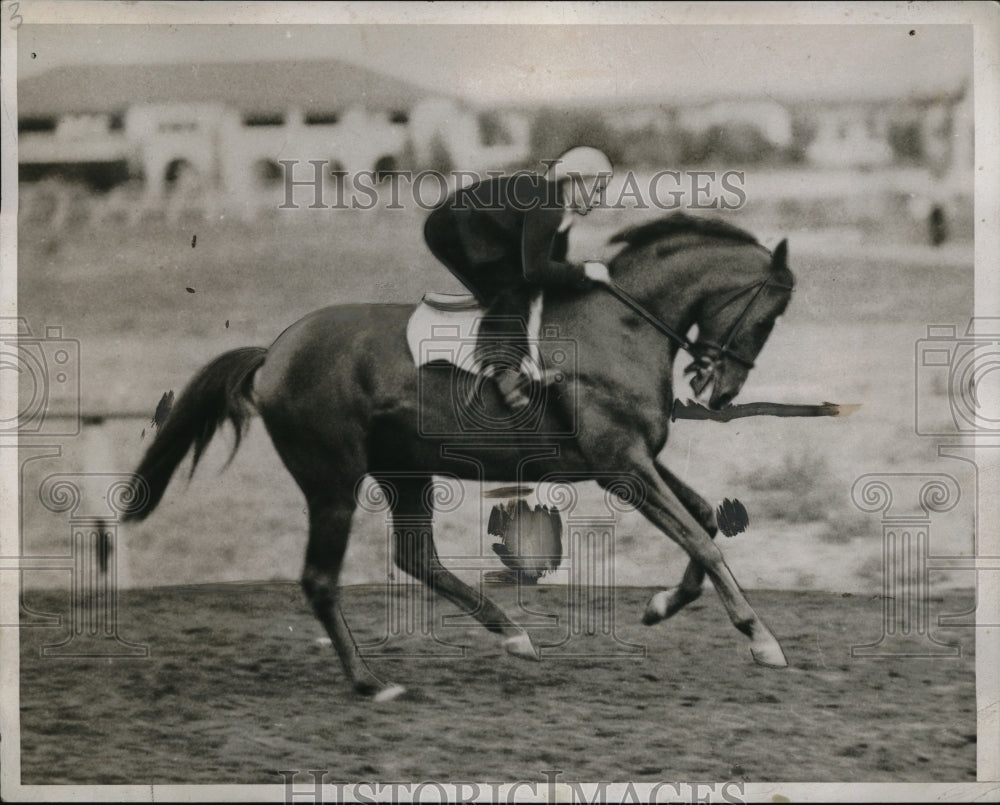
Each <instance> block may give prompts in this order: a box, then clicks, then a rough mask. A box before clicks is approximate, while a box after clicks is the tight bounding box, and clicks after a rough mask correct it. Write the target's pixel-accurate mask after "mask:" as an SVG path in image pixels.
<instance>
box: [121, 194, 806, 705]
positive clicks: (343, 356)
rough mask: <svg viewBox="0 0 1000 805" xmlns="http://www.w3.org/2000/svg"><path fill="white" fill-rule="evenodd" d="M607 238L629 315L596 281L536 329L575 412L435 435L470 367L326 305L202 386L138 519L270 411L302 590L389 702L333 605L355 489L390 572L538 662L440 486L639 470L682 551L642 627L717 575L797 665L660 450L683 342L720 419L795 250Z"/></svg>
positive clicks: (363, 684)
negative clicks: (563, 341)
mask: <svg viewBox="0 0 1000 805" xmlns="http://www.w3.org/2000/svg"><path fill="white" fill-rule="evenodd" d="M611 242H612V243H620V244H622V246H623V248H622V249H621V250H620V251H619V252H618V254H617V255H616V256H615V257H614V258H613V259H612V260H611V261H610V263H609V268H610V273H611V276H612V278H613V281H614V283H615V285H616V287H619V288H622V289H627V294H628V298H630V299H632V300H635V301H636V305H634V306H633V307H630V306H628V305H625V304H622V303H621V302H619V301H617V300H615V299H613V298H612V297H611V296H610V295H609V293H608V292H607V288H606V287H605V286H600V285H597V286H594V287H591V288H588V289H585V290H582V291H581V290H577V291H572V292H570V291H566V292H558V293H548V292H547V295H546V298H545V304H544V315H543V322H544V326H546V327H557V328H558V333H559V335H560V336H561V337H563V338H567V339H570V340H571V342H572V343H573V344H574V345H575V346H576V349H577V356H576V361H575V363H574V364H573V365H571V366H567V367H566V368H565V373H566V374H567V375H568V376H567V378H566V380H567V382H568V383H569V384H570V387H571V388H572V390H573V392H574V394H575V412H572V413H570V412H568V409H569V408H570V407H571V406H569V405H567V404H566V400H565V399H564V396H560V395H553V399H551V400H547V401H546V405H545V408H544V411H543V414H542V415H541V418H540V419H539V420H538V421H536V422H534V423H531V425H530V427H527V428H520V429H514V430H513V431H511V432H501V433H494V432H490V431H489V430H488V429H487V430H486V431H485V432H484V431H480V432H476V433H472V434H471V435H467V436H464V437H463V436H462V435H461V433H459V432H458V431H454V430H449V429H448V428H447V427H441V428H437V427H427V420H428V418H429V419H430V420H432V423H431V424H432V425H433V424H434V423H438V424H440V422H443V421H445V420H447V422H451V423H453V422H454V416H455V411H456V408H457V407H459V406H460V403H459V402H456V400H459V399H460V398H461V397H462V395H460V394H459V395H456V393H455V389H456V388H459V387H462V384H463V383H465V384H466V385H468V382H469V380H470V376H469V374H468V373H467V372H466V371H465V370H464V369H462V368H458V367H456V366H454V365H452V364H434V363H431V364H429V365H424V366H422V367H420V368H419V369H418V368H417V367H416V365H415V362H414V360H413V358H412V356H411V354H410V352H409V350H408V346H407V341H406V330H407V322H408V319H409V318H410V315H411V313H413V311H414V306H413V305H406V304H379V305H374V304H343V305H334V306H330V307H325V308H323V309H320V310H317V311H314V312H312V313H310V314H308V315H306V316H305V317H303V318H302V319H300V320H299V321H297V322H296V323H294V324H292V325H291V326H290V327H288V328H287V329H286V330H285V331H284V332H283V333H281V334H280V335H279V337H278V338H277V339H276V340H275V341H274V342H273V343H272V344H271V345H270V346H269V347H267V348H263V347H244V348H239V349H235V350H232V351H229V352H226V353H225V354H222V355H220V356H218V357H217V358H215V359H214V360H213V361H211V362H210V363H208V364H207V365H206V366H204V367H203V368H202V369H201V370H200V371H199V372H198V373H197V374H196V375H195V376H194V378H193V379H192V380H191V381H190V382H189V384H188V386H187V387H186V388H185V390H184V391H183V392H182V393H181V395H180V396H179V398H178V399H177V401H176V402H175V404H174V405H173V407H172V410H171V411H170V413H169V415H168V416H167V418H166V420H165V421H164V422H163V423H162V425H161V426H160V427H159V429H158V432H157V435H156V438H155V439H154V440H153V442H152V443H151V444H150V445H149V447H148V449H147V451H146V453H145V455H144V456H143V457H142V459H141V462H140V464H139V466H138V468H137V469H136V471H135V476H134V477H135V480H134V483H135V484H136V487H135V489H134V492H135V506H134V508H133V510H132V511H131V512H130V513H129V514H128V515H127V517H126V519H127V520H142V519H145V518H146V517H147V516H149V515H150V514H151V513H152V512H153V510H154V509H155V508H156V506H157V504H158V503H159V501H160V500H161V498H162V496H163V494H164V492H165V490H166V488H167V485H168V482H169V481H170V478H171V476H172V474H173V472H174V470H175V469H176V468H177V467H178V465H179V464H180V463H181V462H182V461H183V460H184V458H185V457H186V456H187V454H188V453H189V451H192V450H193V461H192V465H191V473H192V475H193V474H194V470H195V468H196V467H197V465H198V461H199V459H200V458H201V457H202V455H203V453H204V450H205V448H206V446H207V445H208V444H209V442H210V441H211V439H212V438H213V435H214V434H215V433H216V431H217V430H218V429H219V428H220V427H222V426H223V425H224V424H225V423H226V422H227V421H228V422H229V423H230V424H231V425H232V427H233V429H234V431H235V444H234V446H233V455H235V452H236V450H237V449H238V448H239V444H240V438H241V436H242V435H243V434H244V433H245V431H246V429H247V427H248V425H249V422H250V419H251V418H252V417H253V416H255V415H259V416H260V417H261V418H262V420H263V423H264V426H265V428H266V431H267V433H268V435H269V437H270V439H271V442H272V443H273V445H274V447H275V449H276V450H277V452H278V455H279V456H280V458H281V460H282V462H283V464H284V466H285V467H286V469H287V470H288V472H289V473H290V474H291V475H292V476H293V478H294V479H295V481H296V482H297V484H298V486H299V488H300V489H301V491H302V493H303V495H304V496H305V500H306V504H307V510H308V530H309V536H308V544H307V549H306V556H305V565H304V569H303V572H302V577H301V584H302V588H303V590H304V593H305V596H306V598H307V599H308V601H309V603H310V604H311V606H312V609H313V611H314V613H315V615H316V617H317V618H318V619H319V621H320V622H321V623H322V625H323V627H324V628H325V630H326V632H327V634H328V635H329V638H330V640H331V643H332V645H333V647H334V649H335V651H336V653H337V654H338V656H339V658H340V662H341V664H342V666H343V669H344V672H345V674H346V676H347V678H348V680H349V681H350V683H351V685H352V686H353V689H354V691H356V692H357V693H358V694H360V695H362V696H365V697H371V698H374V699H376V700H379V701H383V700H389V699H392V698H394V697H395V696H397V695H399V694H400V693H402V692H403V688H402V687H401V686H399V685H395V684H390V683H388V682H385V681H383V680H382V679H381V678H379V677H378V676H377V675H376V674H375V673H374V672H373V671H372V670H371V668H369V667H368V665H367V663H366V662H365V661H364V658H363V657H362V656H361V655H360V653H359V651H358V650H357V645H356V643H355V642H354V638H353V636H352V634H351V631H350V628H349V626H348V624H347V621H346V620H345V618H344V616H343V614H342V612H341V607H340V603H339V589H338V577H339V573H340V568H341V563H342V560H343V557H344V554H345V550H346V547H347V543H348V537H349V530H350V525H351V518H352V514H353V513H354V511H355V508H356V506H357V505H358V491H357V490H358V489H359V482H360V481H362V480H363V479H365V478H370V479H373V480H374V482H375V486H374V487H373V488H374V489H376V490H379V491H380V492H381V494H383V495H384V496H385V500H387V501H388V505H389V507H390V511H391V517H392V529H391V530H392V541H393V546H392V547H393V561H394V563H395V565H396V567H398V568H399V569H400V570H402V571H404V572H405V573H407V574H409V575H410V576H412V577H414V578H415V579H418V580H419V581H420V582H422V583H423V584H425V585H427V586H429V587H431V588H432V589H433V590H434V591H435V592H436V593H438V594H440V595H441V596H443V597H444V598H445V599H447V600H449V601H451V602H452V603H454V604H455V605H457V606H458V607H460V608H461V609H463V610H464V611H466V612H468V613H469V614H471V615H473V616H474V617H475V618H476V619H477V620H478V621H479V622H480V623H481V624H482V625H483V626H485V627H486V628H487V629H488V630H490V631H491V632H493V633H496V634H498V635H500V636H501V638H502V640H503V645H504V647H505V649H506V651H507V652H508V653H510V654H512V655H514V656H515V657H520V658H523V659H527V660H538V659H539V654H538V652H537V650H536V648H535V646H534V645H533V643H532V641H531V638H530V636H529V635H528V633H527V632H526V631H525V630H524V629H523V628H522V627H520V626H518V625H517V624H516V623H515V622H513V621H512V620H511V619H510V618H509V617H508V616H507V615H506V614H505V613H504V612H503V610H502V609H501V608H500V607H499V606H497V605H496V604H495V603H494V602H492V601H491V600H489V598H488V597H486V596H483V595H481V593H480V592H479V591H477V590H475V589H473V588H472V587H471V586H469V585H467V584H466V583H465V582H463V581H462V580H460V579H459V578H458V577H457V576H455V575H454V574H453V573H452V572H451V571H449V570H448V569H447V568H446V567H445V566H444V565H443V564H442V563H441V561H440V560H439V557H438V554H437V550H436V548H435V545H434V541H433V533H432V528H431V521H432V517H433V513H434V499H433V498H434V494H433V489H432V486H433V476H435V475H439V476H440V475H451V476H453V477H457V478H460V479H470V480H475V481H480V482H508V483H509V482H511V481H516V482H518V483H531V482H542V481H545V482H560V483H575V482H578V481H587V480H592V481H596V482H597V483H598V484H599V485H600V486H601V487H603V488H604V489H605V493H606V494H607V493H608V491H609V490H611V489H612V488H613V487H616V485H617V486H619V487H620V486H621V483H620V480H621V478H622V477H623V476H627V477H628V478H631V479H635V481H636V484H637V486H638V494H636V495H635V496H634V499H635V507H636V508H637V509H638V510H639V511H640V512H641V513H642V514H643V515H644V516H645V517H646V518H647V519H648V520H649V521H650V522H651V523H652V524H653V525H655V526H656V527H657V528H658V529H659V530H660V531H662V532H663V533H664V534H665V535H666V536H668V537H670V538H671V539H673V540H674V541H675V542H677V543H678V544H679V545H681V546H682V547H683V548H684V550H685V551H686V552H687V554H688V555H689V563H688V566H687V568H686V570H685V571H684V574H683V577H682V579H681V581H680V583H679V584H678V585H677V586H676V587H674V588H669V589H665V590H662V591H660V592H657V593H655V594H654V595H653V596H652V598H651V599H650V601H649V603H648V605H647V607H646V610H645V613H644V615H643V622H644V623H645V624H647V625H652V624H654V623H657V622H659V621H662V620H665V619H667V618H670V617H671V616H673V615H674V614H675V613H677V612H678V611H679V610H680V609H681V608H683V607H684V606H685V605H686V604H688V603H690V602H691V601H693V600H695V599H696V598H697V597H698V596H699V595H700V594H701V591H702V586H703V582H704V579H705V576H706V574H707V576H708V577H709V578H710V579H711V581H712V582H713V585H714V587H715V589H716V591H717V593H718V595H719V596H720V598H721V600H722V602H723V604H724V605H725V609H726V611H727V613H728V615H729V618H730V620H731V621H732V623H733V625H734V626H735V627H736V628H737V629H738V630H739V631H740V632H742V633H743V634H744V635H745V636H746V637H748V638H749V639H750V652H751V656H752V658H753V660H755V661H756V662H757V663H759V664H761V665H764V666H769V667H776V668H780V667H785V666H786V665H787V660H786V658H785V655H784V653H783V651H782V649H781V646H780V644H779V642H778V640H777V638H776V637H775V636H774V635H773V634H772V632H771V631H770V629H768V627H767V626H766V625H765V623H764V621H763V620H762V619H761V617H760V616H759V615H758V614H757V613H756V611H755V610H754V609H753V607H752V606H751V605H750V603H749V602H748V601H747V598H746V596H745V595H744V593H743V591H742V590H741V589H740V586H739V584H738V583H737V581H736V579H735V577H734V576H733V573H732V571H731V570H730V569H729V567H728V565H727V564H726V562H725V559H724V557H723V555H722V552H721V550H720V549H719V547H718V545H717V544H716V543H715V542H714V541H713V538H714V536H715V534H716V531H717V525H716V522H715V517H714V513H713V510H712V507H711V506H710V505H709V504H708V503H707V502H706V501H705V500H704V499H703V498H702V497H701V496H700V495H698V494H697V493H696V492H695V491H694V490H693V489H691V488H690V487H688V486H687V485H686V484H685V483H684V482H682V481H681V480H680V479H679V478H677V477H676V476H675V475H674V474H673V473H672V472H670V470H668V469H667V468H666V467H665V466H664V465H663V464H662V463H661V462H660V461H659V460H658V458H657V457H658V455H659V454H660V452H661V451H662V450H663V448H664V446H665V445H666V443H667V435H668V429H669V421H670V413H671V406H672V404H673V402H674V393H673V364H674V360H675V358H676V357H677V354H678V350H679V349H680V347H681V346H684V347H685V348H686V349H687V350H688V351H690V352H691V353H692V354H693V355H694V356H695V358H696V360H695V361H694V363H692V365H691V366H689V367H688V370H689V371H691V372H693V373H694V375H695V379H694V380H692V385H693V386H695V388H696V389H697V388H698V386H699V385H700V386H702V387H704V386H706V385H709V384H710V385H711V389H712V390H711V395H710V397H709V399H708V405H709V407H710V408H712V409H714V410H719V409H722V408H724V407H725V406H726V405H728V404H729V402H730V401H732V399H733V398H734V397H736V395H737V394H738V393H739V391H740V389H741V388H742V387H743V384H744V383H745V381H746V379H747V376H748V374H749V372H750V370H751V369H752V368H753V366H754V361H755V359H756V358H757V356H758V354H759V353H760V351H761V349H762V348H763V346H764V344H765V342H766V341H767V338H768V336H769V335H770V333H771V330H772V327H773V326H774V322H775V320H776V319H777V318H778V316H780V315H781V314H782V313H783V312H784V310H785V309H786V306H787V304H788V302H789V299H790V297H791V293H792V290H793V287H794V284H795V278H794V275H793V274H792V272H791V270H790V269H789V268H788V264H787V241H782V242H781V243H780V244H779V245H778V246H777V247H775V249H774V251H773V252H772V251H770V250H768V249H767V248H765V247H764V246H763V245H761V244H760V243H759V242H758V241H757V239H756V238H755V237H753V236H752V235H750V234H749V233H747V232H745V231H744V230H742V229H738V228H736V227H733V226H732V225H729V224H728V223H725V222H722V221H718V220H715V219H699V218H693V217H691V216H687V215H683V214H680V213H676V214H674V215H673V216H669V217H667V218H664V219H659V220H654V221H652V222H649V223H646V224H641V225H637V226H634V227H632V228H629V229H626V230H624V231H623V232H620V233H618V234H617V235H616V236H615V237H613V238H612V240H611ZM636 310H639V311H640V312H642V313H643V314H644V315H639V313H637V312H636ZM651 320H652V321H653V322H655V323H657V324H658V325H659V326H652V325H651V323H650V321H651ZM695 325H696V326H697V339H696V340H695V341H694V342H688V341H687V340H686V337H685V336H684V335H683V334H686V333H687V332H689V331H691V330H692V329H693V328H694V326H695ZM664 333H668V334H670V333H673V334H674V335H675V337H673V338H666V337H664ZM696 380H697V381H698V383H697V385H696V382H695V381H696ZM478 392H479V396H480V397H481V404H482V405H484V406H486V409H484V410H486V411H487V412H492V415H493V416H494V418H495V419H496V421H500V420H502V412H503V411H504V410H505V409H504V403H503V401H502V398H501V397H500V395H499V393H498V392H497V390H496V388H495V386H494V385H493V384H492V383H489V382H486V383H483V384H482V388H480V389H479V390H478ZM442 412H443V413H442ZM449 417H451V418H450V419H449ZM435 418H437V419H435ZM568 419H572V422H571V423H570V426H567V420H568ZM489 421H493V420H489ZM456 444H458V445H459V448H458V449H455V445H456ZM540 448H550V449H548V450H542V449H540ZM231 460H232V455H231V456H230V461H231ZM140 487H141V488H140ZM414 522H418V523H420V524H421V527H419V528H414V527H413V523H414Z"/></svg>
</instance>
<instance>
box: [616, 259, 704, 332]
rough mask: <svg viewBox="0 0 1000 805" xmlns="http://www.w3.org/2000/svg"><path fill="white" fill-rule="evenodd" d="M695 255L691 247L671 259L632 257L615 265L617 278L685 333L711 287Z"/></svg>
mask: <svg viewBox="0 0 1000 805" xmlns="http://www.w3.org/2000/svg"><path fill="white" fill-rule="evenodd" d="M693 255H694V251H693V250H692V251H691V252H689V253H686V254H685V253H678V254H675V255H672V256H671V257H670V258H662V257H647V258H645V259H643V257H642V256H637V257H636V258H635V259H631V258H630V259H627V260H625V261H623V263H622V264H621V265H620V266H616V271H615V281H616V282H617V283H618V284H619V285H621V286H622V287H623V288H624V289H625V290H626V291H627V292H628V293H630V294H631V295H632V296H634V297H635V298H636V299H638V300H639V301H640V302H641V303H642V304H643V305H644V306H646V307H647V308H648V309H649V310H651V311H653V312H655V313H656V315H657V316H659V317H660V318H661V319H662V320H663V321H664V322H665V323H666V324H668V325H670V327H672V328H673V329H675V330H677V331H679V332H681V333H683V332H686V331H687V330H688V329H690V327H691V326H692V325H693V324H694V322H695V319H696V317H697V314H698V309H699V306H700V305H701V304H702V302H703V300H704V299H705V297H706V296H707V295H708V294H709V293H710V290H711V287H712V277H711V276H710V274H709V272H707V271H706V270H705V265H704V263H703V262H702V261H700V260H693V259H691V258H692V256H693Z"/></svg>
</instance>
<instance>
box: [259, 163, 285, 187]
mask: <svg viewBox="0 0 1000 805" xmlns="http://www.w3.org/2000/svg"><path fill="white" fill-rule="evenodd" d="M253 178H254V183H255V184H256V185H257V186H258V187H274V186H275V185H277V184H281V180H282V179H283V178H284V172H283V171H282V170H281V165H279V164H278V163H277V162H275V161H274V160H273V159H259V160H257V161H256V162H255V163H254V165H253Z"/></svg>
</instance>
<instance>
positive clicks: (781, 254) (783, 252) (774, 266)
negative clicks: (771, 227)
mask: <svg viewBox="0 0 1000 805" xmlns="http://www.w3.org/2000/svg"><path fill="white" fill-rule="evenodd" d="M783 268H788V238H785V239H784V240H783V241H781V243H779V244H778V245H777V246H776V247H775V248H774V254H772V255H771V270H772V271H780V270H781V269H783Z"/></svg>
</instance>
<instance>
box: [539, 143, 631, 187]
mask: <svg viewBox="0 0 1000 805" xmlns="http://www.w3.org/2000/svg"><path fill="white" fill-rule="evenodd" d="M613 174H614V168H613V167H612V165H611V160H610V159H608V157H607V155H606V154H605V153H604V152H603V151H601V150H600V149H598V148H591V147H590V146H589V145H580V146H577V147H576V148H570V149H569V151H567V152H566V153H564V154H563V155H562V156H561V157H559V158H558V159H557V160H555V161H554V162H553V163H552V164H551V165H549V169H548V172H547V174H546V178H547V179H548V180H549V181H550V182H561V181H563V180H565V179H571V178H576V179H596V178H599V177H600V178H606V179H610V178H611V176H612V175H613Z"/></svg>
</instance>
